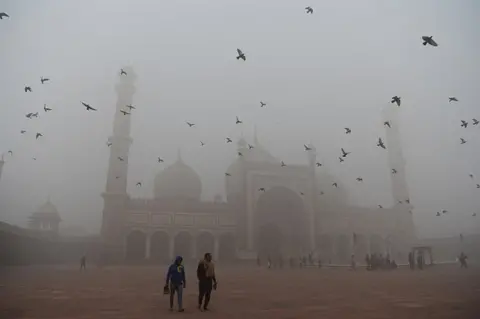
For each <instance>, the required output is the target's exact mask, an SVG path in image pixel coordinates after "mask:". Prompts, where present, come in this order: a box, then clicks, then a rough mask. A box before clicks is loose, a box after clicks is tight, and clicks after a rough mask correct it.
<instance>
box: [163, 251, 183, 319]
mask: <svg viewBox="0 0 480 319" xmlns="http://www.w3.org/2000/svg"><path fill="white" fill-rule="evenodd" d="M182 262H183V258H182V256H177V257H176V258H175V262H174V263H173V264H171V265H170V267H168V271H167V278H166V282H165V287H164V290H167V289H169V290H170V311H173V299H174V298H175V292H176V293H177V300H178V312H184V311H185V310H184V309H183V289H185V288H186V287H187V281H186V279H185V278H186V277H185V268H184V267H183V265H182Z"/></svg>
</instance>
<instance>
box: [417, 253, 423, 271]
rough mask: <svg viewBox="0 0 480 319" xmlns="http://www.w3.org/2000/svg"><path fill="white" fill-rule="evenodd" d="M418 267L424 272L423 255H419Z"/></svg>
mask: <svg viewBox="0 0 480 319" xmlns="http://www.w3.org/2000/svg"><path fill="white" fill-rule="evenodd" d="M417 266H418V269H420V270H423V255H422V254H421V253H418V255H417Z"/></svg>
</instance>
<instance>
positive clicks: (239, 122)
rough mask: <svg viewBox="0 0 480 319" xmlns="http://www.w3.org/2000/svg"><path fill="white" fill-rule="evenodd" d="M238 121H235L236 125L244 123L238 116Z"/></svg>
mask: <svg viewBox="0 0 480 319" xmlns="http://www.w3.org/2000/svg"><path fill="white" fill-rule="evenodd" d="M236 118H237V120H236V121H235V124H242V123H243V122H242V121H240V120H239V119H238V116H237V117H236Z"/></svg>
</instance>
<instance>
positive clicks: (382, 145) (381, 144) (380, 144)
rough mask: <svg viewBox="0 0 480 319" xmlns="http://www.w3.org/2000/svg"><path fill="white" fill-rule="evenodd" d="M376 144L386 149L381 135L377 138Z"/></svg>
mask: <svg viewBox="0 0 480 319" xmlns="http://www.w3.org/2000/svg"><path fill="white" fill-rule="evenodd" d="M377 146H378V147H381V148H383V149H384V150H385V149H387V148H386V147H385V144H383V141H382V138H381V137H379V138H378V143H377Z"/></svg>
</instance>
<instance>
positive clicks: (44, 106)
mask: <svg viewBox="0 0 480 319" xmlns="http://www.w3.org/2000/svg"><path fill="white" fill-rule="evenodd" d="M43 110H44V111H45V113H46V112H48V111H51V110H52V109H51V108H48V107H47V104H43Z"/></svg>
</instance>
